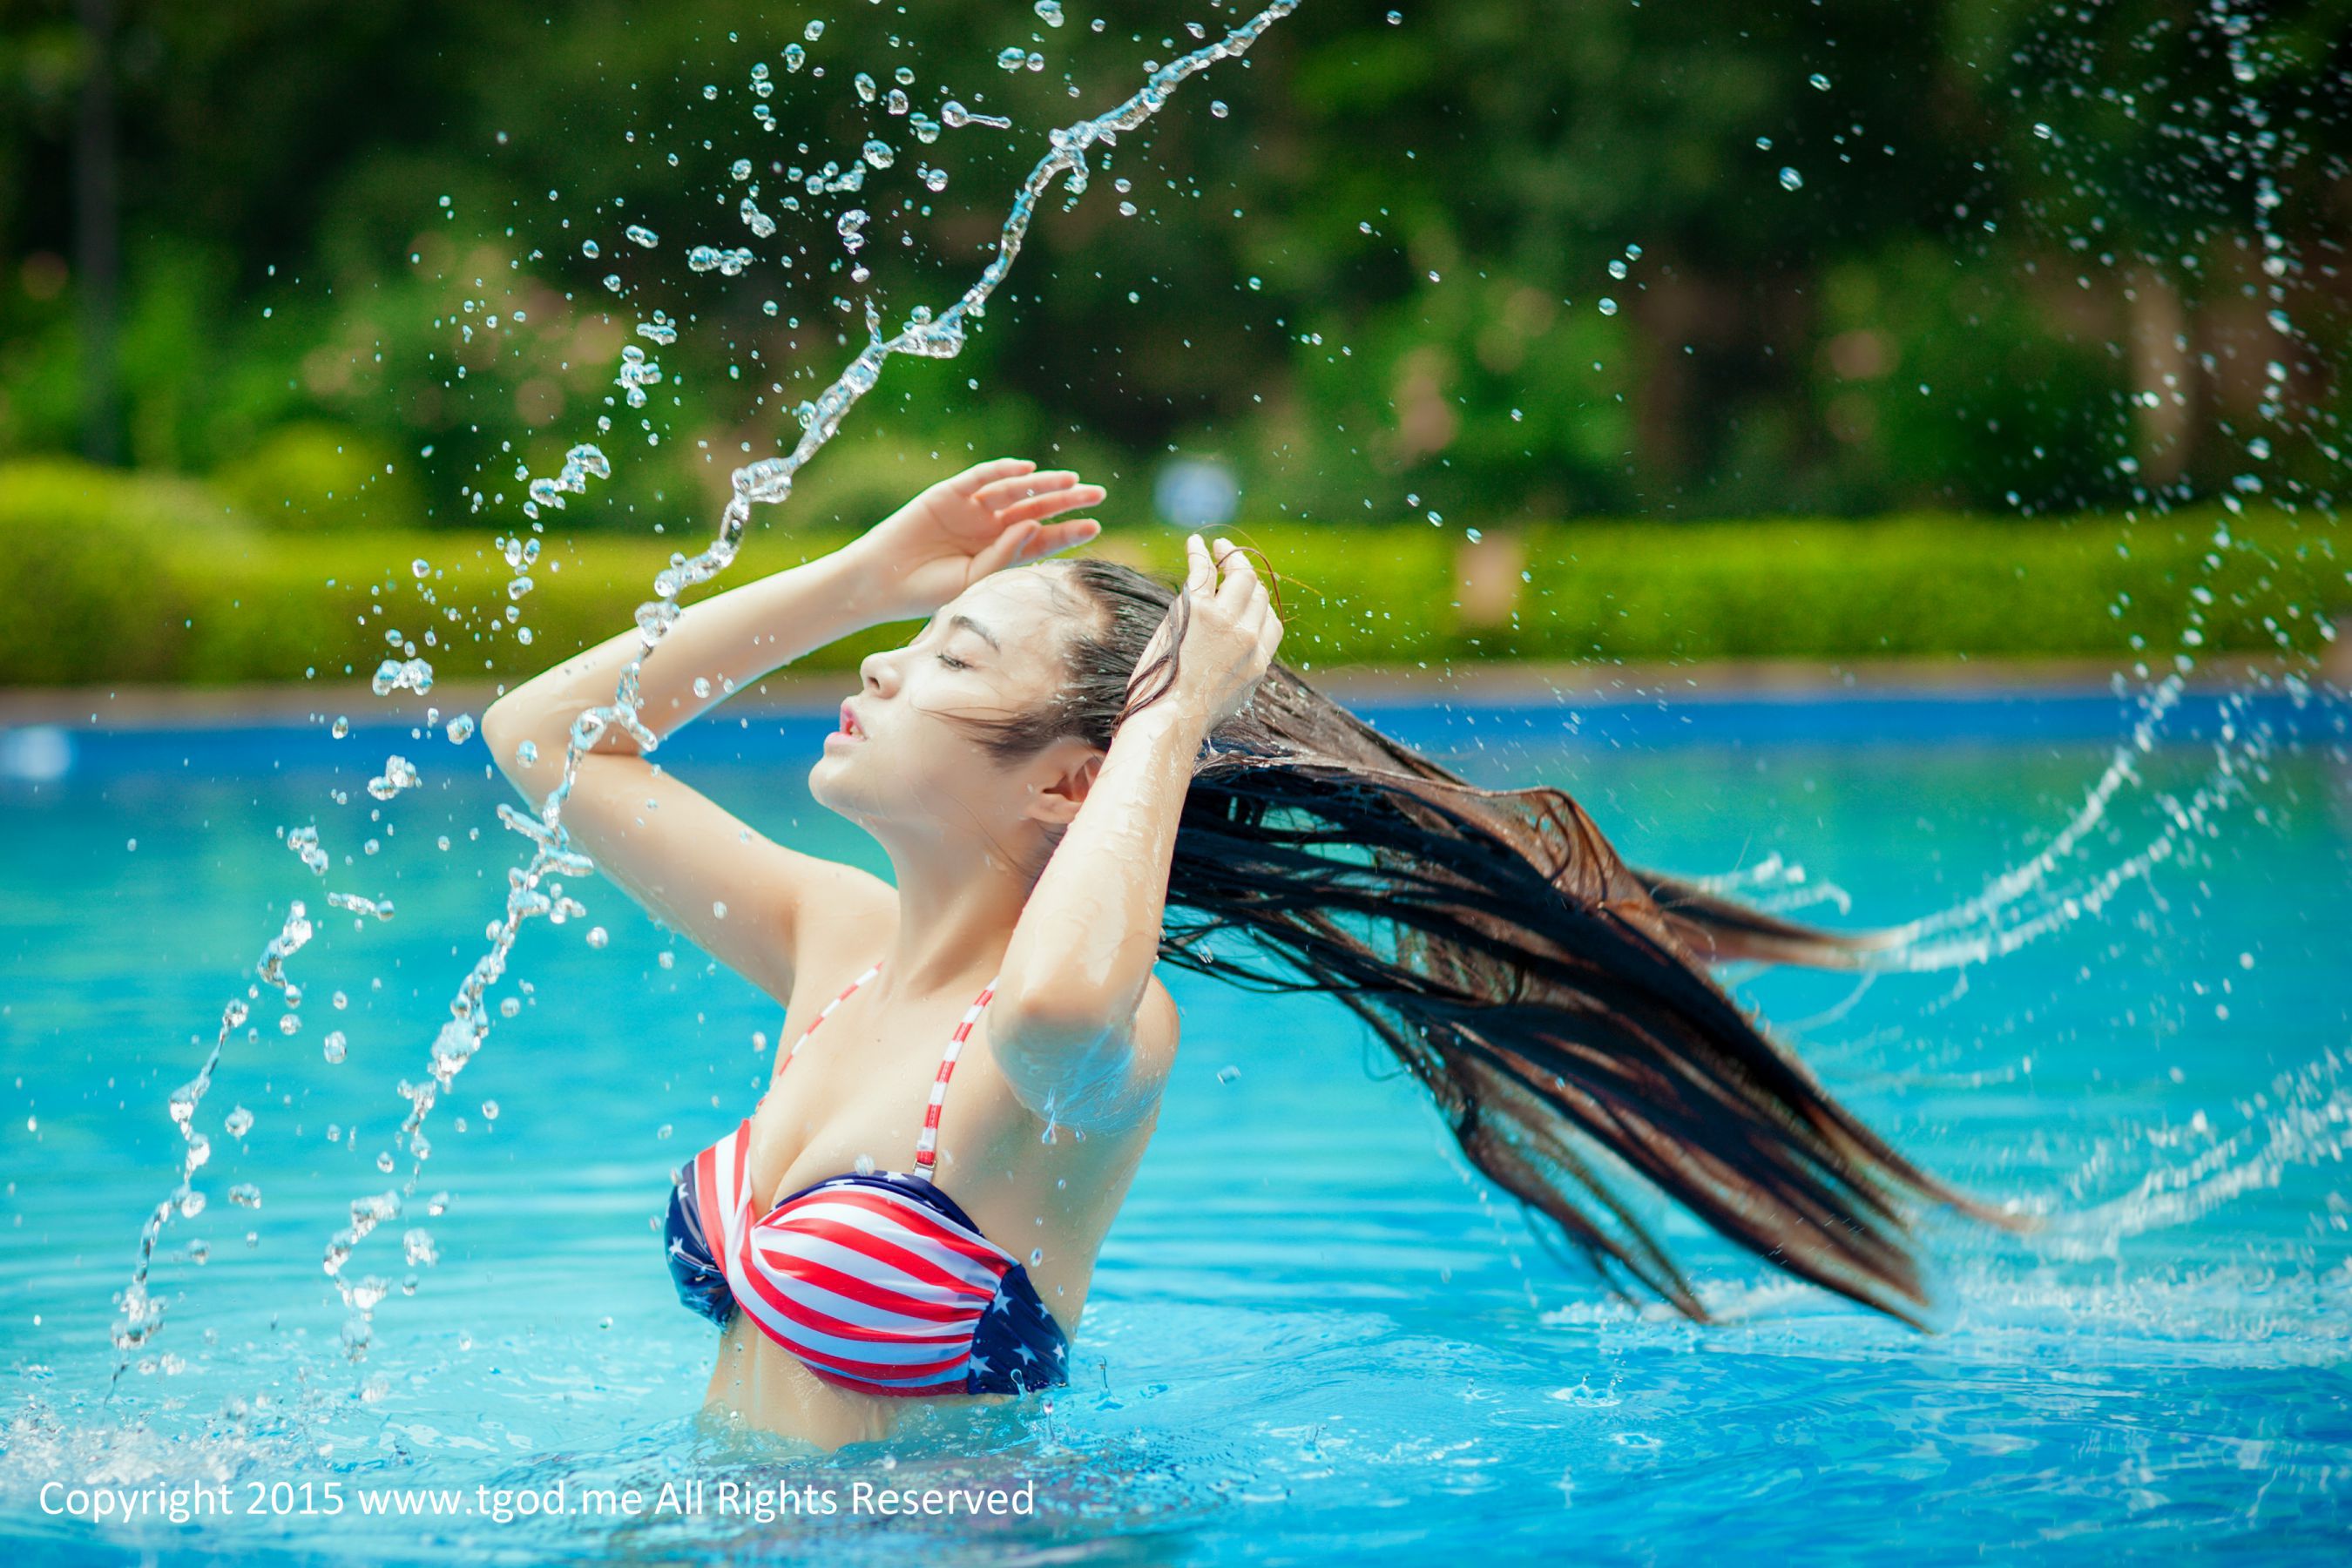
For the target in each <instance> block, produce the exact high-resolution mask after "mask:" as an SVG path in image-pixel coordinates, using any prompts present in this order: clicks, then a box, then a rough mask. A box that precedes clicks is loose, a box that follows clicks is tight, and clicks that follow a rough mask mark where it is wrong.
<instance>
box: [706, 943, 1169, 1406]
mask: <svg viewBox="0 0 2352 1568" xmlns="http://www.w3.org/2000/svg"><path fill="white" fill-rule="evenodd" d="M896 918H897V915H896V909H895V906H893V907H892V908H891V909H889V910H883V911H879V918H868V919H862V920H851V921H835V922H833V924H834V929H833V931H831V932H830V933H828V935H827V936H826V937H825V938H824V939H822V940H819V941H816V942H811V943H809V944H808V947H809V950H808V951H807V952H805V953H804V954H803V956H802V962H801V964H800V967H799V970H798V975H797V979H796V981H795V984H794V989H793V997H792V1002H791V1005H790V1006H789V1007H788V1008H787V1009H786V1013H785V1017H784V1021H783V1025H782V1031H781V1032H780V1034H779V1036H778V1057H777V1061H776V1065H775V1070H774V1072H773V1074H772V1077H771V1079H770V1080H769V1085H768V1089H767V1091H766V1093H764V1094H763V1095H762V1096H761V1099H760V1101H759V1104H758V1105H757V1106H756V1107H755V1108H754V1109H753V1110H752V1111H751V1117H750V1121H749V1138H748V1147H747V1151H746V1160H747V1164H748V1171H749V1186H750V1190H751V1192H752V1193H753V1194H755V1197H754V1199H753V1203H752V1213H753V1215H754V1217H756V1216H757V1215H762V1214H765V1213H767V1212H768V1211H769V1210H770V1209H772V1207H773V1206H774V1205H775V1204H776V1202H777V1201H778V1200H779V1199H781V1198H782V1197H784V1196H786V1195H788V1194H793V1193H797V1192H800V1191H801V1190H802V1189H803V1188H806V1187H809V1186H812V1185H814V1184H816V1183H818V1182H821V1181H824V1180H825V1179H827V1178H828V1177H833V1176H838V1175H842V1174H844V1173H850V1172H855V1171H861V1170H866V1171H877V1172H879V1171H908V1170H911V1169H913V1168H914V1161H915V1152H916V1147H917V1142H918V1139H919V1137H920V1135H921V1132H922V1130H923V1123H924V1117H925V1113H926V1112H927V1110H929V1103H930V1089H931V1084H932V1082H933V1080H934V1079H936V1078H937V1076H938V1073H939V1068H940V1058H941V1056H942V1054H943V1053H944V1051H945V1049H946V1047H947V1045H948V1042H949V1039H950V1037H951V1036H952V1035H953V1033H954V1032H955V1029H956V1026H957V1025H958V1024H959V1023H960V1022H961V1020H962V1018H963V1016H964V1014H965V1012H966V1011H967V1010H968V1009H969V1008H970V1007H971V1004H972V1002H973V1000H974V998H975V997H976V996H977V995H978V994H979V992H980V988H981V985H982V983H983V982H984V981H985V978H986V977H985V976H983V977H982V980H981V981H975V982H974V983H973V984H972V985H971V987H970V989H969V990H968V991H965V992H963V993H961V994H956V993H947V994H939V995H932V996H924V997H919V998H917V997H898V998H893V999H891V1001H890V1002H889V1003H888V1004H887V1005H874V1004H876V1003H877V997H878V993H877V991H876V989H875V987H876V979H874V978H869V979H867V980H866V981H865V982H864V983H863V984H860V985H858V986H857V988H856V991H854V992H852V993H851V994H850V995H849V996H848V997H847V998H845V999H844V1000H843V1001H842V1002H841V1004H840V1005H838V1006H836V1007H835V1008H834V1009H833V1011H832V1012H831V1013H830V1014H829V1015H827V1016H825V1017H824V1023H823V1026H821V1027H818V1028H817V1029H815V1031H814V1034H811V1033H810V1026H811V1025H812V1024H813V1023H814V1022H815V1021H816V1019H817V1016H818V1015H819V1013H820V1011H821V1010H823V1009H824V1006H825V1005H826V1004H828V1003H830V1002H833V1001H834V999H835V997H837V996H839V995H840V994H841V993H842V991H843V990H844V988H845V987H846V986H848V985H849V984H850V983H851V981H852V980H854V979H856V977H857V976H859V975H861V974H863V973H866V970H867V969H868V968H869V967H870V966H871V965H872V964H873V963H875V961H876V959H877V957H878V956H879V955H880V954H881V953H882V952H884V951H885V949H887V946H888V945H889V942H890V939H891V934H892V927H893V925H894V924H895V921H896ZM886 967H887V966H886ZM877 978H878V977H877ZM1152 984H1158V982H1157V981H1156V980H1155V981H1153V982H1152ZM988 1023H989V1018H988V1010H987V1009H982V1013H981V1015H980V1017H979V1019H978V1020H977V1022H975V1023H974V1025H973V1026H972V1028H971V1033H970V1035H969V1036H968V1037H967V1038H966V1040H965V1043H964V1045H963V1047H962V1050H961V1055H960V1056H959V1058H958V1060H957V1062H956V1065H955V1069H954V1073H953V1077H952V1078H951V1079H950V1082H949V1086H948V1090H947V1094H946V1098H945V1100H944V1102H943V1103H942V1105H941V1107H940V1120H939V1131H938V1139H937V1151H936V1162H937V1163H936V1165H935V1166H934V1168H933V1170H932V1179H933V1181H934V1182H935V1183H936V1184H937V1186H938V1188H939V1190H940V1192H941V1193H942V1194H945V1195H947V1196H948V1197H950V1198H951V1199H953V1200H954V1202H955V1203H956V1204H958V1205H961V1207H962V1209H963V1211H964V1212H965V1214H966V1215H969V1216H970V1217H971V1221H972V1223H973V1225H974V1226H976V1227H977V1228H978V1229H979V1230H980V1231H981V1233H982V1235H983V1236H985V1237H987V1238H988V1239H989V1240H990V1241H992V1242H993V1243H995V1244H996V1245H997V1246H998V1247H1002V1248H1003V1249H1004V1251H1006V1252H1008V1253H1010V1254H1011V1255H1012V1256H1013V1258H1014V1259H1015V1260H1016V1261H1017V1262H1018V1263H1020V1264H1021V1265H1022V1266H1023V1267H1024V1268H1026V1269H1027V1271H1028V1275H1029V1279H1030V1281H1031V1283H1032V1284H1034V1286H1035V1288H1036V1290H1037V1294H1038V1297H1039V1299H1040V1300H1042V1301H1043V1302H1044V1303H1045V1308H1046V1310H1048V1311H1049V1312H1051V1313H1052V1314H1053V1316H1054V1319H1055V1321H1056V1322H1057V1323H1058V1324H1059V1325H1060V1327H1061V1329H1062V1331H1063V1333H1064V1334H1065V1335H1068V1336H1071V1337H1073V1338H1075V1335H1076V1330H1077V1324H1078V1319H1079V1316H1080V1314H1081V1312H1082V1311H1083V1310H1084V1309H1085V1305H1086V1299H1087V1289H1088V1287H1089V1286H1090V1285H1091V1283H1092V1281H1093V1277H1094V1267H1095V1260H1096V1257H1097V1254H1098V1252H1099V1251H1100V1249H1101V1247H1102V1243H1103V1238H1104V1237H1105V1236H1106V1235H1107V1234H1108V1231H1109V1229H1110V1225H1111V1221H1112V1220H1113V1219H1114V1218H1115V1217H1116V1216H1117V1215H1118V1207H1119V1204H1120V1202H1121V1200H1123V1199H1124V1198H1125V1196H1126V1194H1127V1188H1128V1184H1129V1182H1130V1180H1131V1179H1132V1178H1133V1176H1134V1173H1135V1168H1136V1165H1137V1163H1138V1162H1139V1161H1140V1159H1141V1158H1142V1154H1143V1150H1144V1147H1145V1145H1146V1144H1147V1143H1148V1142H1149V1141H1150V1135H1151V1128H1152V1126H1153V1124H1154V1122H1156V1121H1157V1120H1158V1109H1157V1106H1156V1105H1155V1106H1154V1107H1153V1109H1152V1110H1151V1111H1150V1114H1148V1115H1146V1116H1145V1117H1144V1118H1142V1119H1141V1121H1139V1123H1137V1124H1136V1125H1134V1126H1131V1127H1126V1128H1121V1129H1119V1130H1118V1131H1116V1132H1101V1131H1098V1132H1095V1133H1093V1134H1091V1135H1087V1136H1080V1135H1078V1134H1076V1132H1074V1131H1071V1130H1070V1129H1067V1128H1060V1129H1055V1130H1053V1131H1050V1132H1049V1131H1048V1129H1047V1127H1046V1125H1045V1122H1044V1121H1043V1120H1042V1119H1041V1118H1039V1117H1038V1116H1037V1115H1036V1114H1035V1113H1034V1112H1033V1111H1031V1110H1029V1109H1028V1108H1027V1107H1026V1106H1024V1105H1023V1104H1022V1103H1021V1102H1020V1100H1018V1099H1017V1098H1016V1097H1015V1096H1014V1094H1013V1089H1012V1086H1011V1085H1010V1084H1009V1083H1007V1082H1006V1080H1005V1079H1004V1076H1003V1073H1002V1072H1000V1071H998V1070H997V1068H996V1064H995V1060H994V1058H993V1057H992V1054H991V1052H990V1050H989V1045H988V1038H989V1035H988ZM803 1036H806V1037H807V1039H806V1045H805V1048H803V1049H802V1050H801V1051H800V1052H799V1053H798V1054H797V1056H792V1055H790V1053H791V1050H792V1047H793V1043H794V1042H796V1041H800V1040H801V1039H802V1038H803ZM788 1059H789V1062H790V1066H789V1069H787V1068H786V1062H787V1060H788ZM707 1397H708V1402H709V1405H712V1406H714V1407H717V1408H720V1409H725V1410H733V1411H736V1412H740V1415H742V1417H743V1419H744V1420H745V1421H747V1422H748V1423H750V1424H751V1425H752V1426H759V1427H761V1428H763V1429H766V1430H770V1431H779V1432H783V1433H787V1434H790V1435H793V1436H804V1437H808V1438H810V1439H812V1440H814V1441H817V1442H820V1443H823V1444H824V1445H826V1446H827V1447H833V1446H837V1445H838V1444H840V1443H842V1442H845V1441H853V1440H856V1439H860V1438H867V1437H878V1436H884V1435H886V1434H887V1432H888V1431H889V1430H890V1428H891V1426H892V1425H893V1423H894V1420H895V1418H896V1417H897V1416H898V1415H903V1414H905V1407H906V1405H908V1403H909V1402H908V1401H905V1400H898V1399H887V1398H877V1397H873V1396H871V1395H867V1394H859V1393H856V1392H855V1391H852V1390H848V1389H844V1388H840V1387H837V1386H835V1385H834V1384H828V1383H825V1382H824V1381H823V1380H821V1379H819V1378H818V1377H817V1376H816V1374H815V1373H813V1372H811V1371H810V1370H809V1369H808V1367H807V1366H806V1365H804V1364H803V1363H802V1362H801V1361H800V1360H799V1359H798V1358H797V1357H795V1356H794V1355H793V1353H792V1352H789V1351H787V1350H786V1349H784V1347H782V1345H780V1344H778V1343H776V1342H775V1341H773V1340H772V1339H771V1338H769V1337H768V1336H767V1334H766V1333H764V1332H763V1331H761V1328H760V1327H759V1325H758V1324H757V1323H755V1322H754V1321H752V1320H751V1318H750V1317H748V1316H747V1315H746V1314H745V1313H744V1312H742V1311H741V1310H736V1311H735V1312H733V1313H732V1314H731V1315H730V1317H729V1320H728V1322H727V1326H726V1330H725V1332H724V1334H723V1336H722V1338H721V1340H720V1345H719V1363H718V1366H717V1367H716V1369H715V1370H714V1371H713V1373H712V1374H711V1379H710V1384H709V1390H708V1395H707Z"/></svg>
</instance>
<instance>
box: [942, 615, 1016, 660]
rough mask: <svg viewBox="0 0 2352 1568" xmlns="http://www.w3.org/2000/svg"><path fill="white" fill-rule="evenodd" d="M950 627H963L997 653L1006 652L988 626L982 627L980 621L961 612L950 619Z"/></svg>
mask: <svg viewBox="0 0 2352 1568" xmlns="http://www.w3.org/2000/svg"><path fill="white" fill-rule="evenodd" d="M948 625H950V626H961V627H962V628H963V629H964V630H966V631H968V632H971V634H972V635H973V636H975V637H979V638H980V640H981V641H982V642H984V643H986V644H987V645H988V646H989V647H992V648H994V649H995V650H996V651H997V652H999V653H1003V651H1004V645H1003V644H1002V643H1000V642H998V641H997V640H996V638H995V637H994V636H993V635H992V633H991V632H990V631H989V629H988V628H987V627H986V626H982V625H981V624H980V623H979V622H978V621H975V620H973V619H972V618H971V616H967V615H965V614H964V613H963V612H962V611H961V610H958V611H957V612H956V613H955V614H954V615H952V616H949V617H948Z"/></svg>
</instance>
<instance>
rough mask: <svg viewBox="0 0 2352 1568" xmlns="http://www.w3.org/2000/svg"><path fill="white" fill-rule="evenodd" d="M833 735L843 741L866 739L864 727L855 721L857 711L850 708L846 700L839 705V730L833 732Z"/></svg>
mask: <svg viewBox="0 0 2352 1568" xmlns="http://www.w3.org/2000/svg"><path fill="white" fill-rule="evenodd" d="M834 734H835V735H838V736H841V737H842V738H844V739H845V740H852V741H863V740H865V739H866V727H865V726H864V725H863V724H860V723H859V722H858V721H857V710H856V709H855V708H853V707H852V706H850V704H849V702H848V700H846V699H845V700H843V702H842V704H841V728H840V729H838V730H835V731H834Z"/></svg>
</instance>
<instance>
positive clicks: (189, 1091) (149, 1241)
mask: <svg viewBox="0 0 2352 1568" xmlns="http://www.w3.org/2000/svg"><path fill="white" fill-rule="evenodd" d="M312 934H313V928H312V927H311V924H310V917H309V914H308V912H307V911H306V910H304V908H303V906H302V902H301V900H299V899H298V900H294V902H293V903H292V905H291V906H289V908H288V910H287V911H286V920H285V922H284V923H283V924H282V925H280V926H279V927H278V934H277V935H276V936H274V937H271V938H270V939H269V942H268V945H267V946H266V947H264V948H263V949H262V953H261V957H260V959H259V961H258V962H257V963H255V964H254V973H256V974H257V975H259V976H260V980H261V984H267V985H271V986H274V987H276V988H277V990H278V994H280V995H281V996H282V997H283V998H284V999H285V1002H286V1005H287V1007H288V1008H289V1012H288V1014H287V1016H289V1017H291V1016H293V1014H292V1012H291V1009H292V1008H294V1007H296V1006H299V1005H300V1003H301V1000H302V992H301V988H300V987H299V986H298V985H296V984H294V983H293V982H292V981H291V980H289V979H288V978H287V976H286V961H287V960H288V959H289V958H291V957H293V956H294V954H296V953H297V952H300V951H301V950H302V948H303V946H304V945H305V944H306V943H308V942H310V938H311V935H312ZM260 994H261V985H258V984H252V985H247V987H246V994H245V995H244V996H242V997H233V998H231V999H230V1001H229V1002H228V1003H227V1005H225V1006H224V1007H222V1009H221V1017H220V1032H219V1033H218V1034H217V1035H215V1037H214V1038H213V1048H212V1051H211V1053H210V1054H209V1055H207V1056H206V1057H205V1061H204V1065H203V1066H202V1067H200V1068H197V1069H196V1076H195V1077H194V1078H193V1079H189V1080H188V1081H187V1082H186V1083H184V1084H182V1085H181V1086H180V1087H179V1088H178V1089H173V1091H172V1099H171V1102H170V1110H171V1115H172V1121H173V1125H174V1126H176V1127H178V1128H179V1130H180V1140H181V1151H180V1180H179V1184H177V1185H176V1186H174V1187H173V1189H172V1190H171V1192H170V1193H168V1194H165V1195H164V1197H163V1201H162V1202H161V1203H159V1204H157V1205H155V1207H154V1210H153V1212H152V1213H151V1214H150V1215H148V1216H147V1223H146V1224H145V1225H144V1226H142V1227H141V1228H140V1232H139V1250H138V1256H137V1258H136V1260H135V1261H134V1262H133V1263H132V1265H131V1282H130V1284H128V1285H126V1286H125V1287H123V1289H121V1291H120V1292H119V1293H118V1294H117V1295H116V1296H115V1298H114V1302H115V1305H117V1306H118V1307H120V1308H121V1310H122V1316H121V1319H120V1320H119V1321H117V1322H116V1323H115V1325H114V1330H113V1340H114V1351H115V1360H114V1371H113V1372H112V1373H111V1374H110V1375H109V1377H108V1379H107V1384H106V1397H107V1398H108V1399H112V1398H113V1397H114V1390H115V1385H116V1384H118V1383H120V1382H121V1378H122V1373H123V1369H124V1368H125V1367H127V1366H129V1365H130V1364H131V1356H132V1355H134V1354H136V1353H137V1352H139V1351H141V1350H142V1349H143V1348H144V1347H145V1346H146V1345H147V1343H148V1342H150V1341H151V1340H152V1339H153V1338H154V1336H155V1334H156V1332H157V1331H159V1330H161V1329H162V1328H163V1302H161V1301H159V1300H156V1299H155V1298H153V1297H152V1296H150V1295H149V1294H148V1293H147V1278H148V1273H149V1270H150V1268H151V1267H152V1263H153V1259H154V1256H155V1243H156V1242H157V1241H158V1240H159V1239H161V1237H163V1227H164V1226H166V1225H168V1224H170V1223H171V1219H172V1216H173V1215H175V1214H184V1215H193V1214H194V1213H195V1212H197V1209H199V1208H201V1207H202V1205H201V1203H198V1204H197V1205H195V1206H194V1207H190V1206H188V1204H189V1200H190V1199H191V1198H192V1197H194V1185H193V1184H194V1179H195V1174H196V1172H197V1171H198V1170H200V1169H201V1168H203V1166H204V1164H205V1162H206V1161H208V1160H210V1159H211V1158H212V1141H211V1140H210V1139H208V1138H206V1137H205V1135H204V1134H203V1133H201V1132H199V1131H196V1127H195V1122H196V1110H197V1108H198V1107H199V1106H201V1105H202V1104H203V1103H204V1098H205V1090H207V1089H210V1088H212V1082H213V1071H214V1069H215V1068H217V1067H219V1065H220V1059H221V1052H222V1051H223V1050H224V1049H225V1048H226V1047H227V1045H228V1037H229V1035H230V1034H231V1033H232V1032H233V1031H235V1030H236V1029H238V1028H240V1027H242V1026H244V1025H245V1023H246V1020H247V1017H248V1016H250V1015H251V1009H250V1008H249V1007H248V1006H247V1001H248V1000H250V999H251V998H254V997H257V996H259V995H260ZM232 1195H234V1194H232ZM153 1366H154V1363H153V1361H152V1359H150V1360H147V1361H144V1362H142V1363H141V1367H140V1370H141V1371H142V1372H145V1371H152V1369H153Z"/></svg>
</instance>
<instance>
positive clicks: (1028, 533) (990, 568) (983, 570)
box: [971, 522, 1037, 577]
mask: <svg viewBox="0 0 2352 1568" xmlns="http://www.w3.org/2000/svg"><path fill="white" fill-rule="evenodd" d="M1036 533H1037V525H1036V524H1035V523H1034V522H1016V523H1014V524H1013V526H1012V527H1010V528H1008V529H1006V530H1005V531H1003V532H1002V533H1000V534H998V535H997V536H996V538H995V539H994V540H993V541H992V542H990V543H989V545H988V547H987V548H986V549H985V550H982V551H979V552H975V553H974V554H973V556H972V558H971V566H972V575H973V576H975V577H985V576H987V575H988V574H990V573H992V572H1002V571H1003V570H1004V569H1005V568H1006V567H1008V566H1010V565H1012V564H1013V563H1015V562H1017V561H1019V560H1021V559H1022V552H1023V551H1024V550H1025V549H1026V548H1027V547H1028V546H1029V544H1030V542H1032V541H1033V540H1034V538H1035V537H1036Z"/></svg>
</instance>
